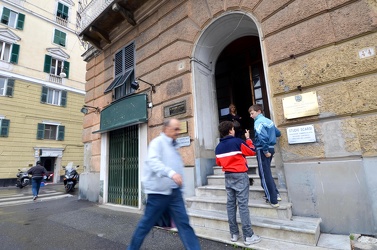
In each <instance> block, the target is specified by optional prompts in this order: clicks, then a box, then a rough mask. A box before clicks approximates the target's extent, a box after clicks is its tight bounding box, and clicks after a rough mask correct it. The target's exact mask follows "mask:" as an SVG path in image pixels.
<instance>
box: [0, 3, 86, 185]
mask: <svg viewBox="0 0 377 250" xmlns="http://www.w3.org/2000/svg"><path fill="white" fill-rule="evenodd" d="M77 7H78V5H77V1H71V0H61V1H48V2H44V1H1V2H0V16H1V21H0V47H1V48H2V49H1V58H0V128H1V136H0V162H2V164H1V167H0V185H1V186H8V185H13V184H14V183H15V179H16V174H17V172H18V169H21V168H28V167H30V166H32V165H35V162H36V161H37V160H40V161H42V163H43V165H44V166H45V167H46V169H47V170H48V171H49V172H51V173H54V180H53V181H54V182H59V181H60V176H61V175H63V174H64V171H63V168H62V167H63V166H65V165H67V164H68V163H69V162H74V164H76V165H80V166H81V167H82V166H83V152H84V150H83V144H82V142H81V136H82V118H83V114H82V113H80V109H81V108H82V107H83V104H84V94H85V92H84V81H85V64H86V63H85V62H84V61H83V60H82V58H81V54H82V53H83V52H84V51H85V48H84V47H83V44H82V41H80V40H79V39H78V37H77V36H76V12H77Z"/></svg>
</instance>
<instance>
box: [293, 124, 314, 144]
mask: <svg viewBox="0 0 377 250" xmlns="http://www.w3.org/2000/svg"><path fill="white" fill-rule="evenodd" d="M287 136H288V143H289V144H298V143H308V142H316V139H315V131H314V126H313V125H304V126H298V127H290V128H287Z"/></svg>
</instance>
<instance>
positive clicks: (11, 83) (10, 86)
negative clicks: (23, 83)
mask: <svg viewBox="0 0 377 250" xmlns="http://www.w3.org/2000/svg"><path fill="white" fill-rule="evenodd" d="M13 89H14V79H8V83H7V91H6V93H5V95H7V96H13Z"/></svg>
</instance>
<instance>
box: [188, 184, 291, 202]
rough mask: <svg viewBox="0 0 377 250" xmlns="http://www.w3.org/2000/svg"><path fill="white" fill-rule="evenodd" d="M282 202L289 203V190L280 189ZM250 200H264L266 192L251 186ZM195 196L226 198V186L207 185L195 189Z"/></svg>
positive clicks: (259, 187) (258, 187)
mask: <svg viewBox="0 0 377 250" xmlns="http://www.w3.org/2000/svg"><path fill="white" fill-rule="evenodd" d="M278 190H279V193H280V196H281V198H282V201H288V194H287V189H284V188H278ZM249 191H250V192H249V200H250V201H252V200H257V199H259V200H263V196H264V195H265V194H264V190H263V188H262V187H261V186H255V185H253V186H250V188H249ZM195 196H201V197H219V196H220V197H226V190H225V185H207V186H201V187H197V188H196V189H195Z"/></svg>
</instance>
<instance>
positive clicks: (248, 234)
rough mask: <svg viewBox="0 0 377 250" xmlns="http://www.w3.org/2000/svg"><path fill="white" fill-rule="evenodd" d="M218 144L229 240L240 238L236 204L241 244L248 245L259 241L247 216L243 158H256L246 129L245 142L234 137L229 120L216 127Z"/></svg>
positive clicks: (246, 181)
mask: <svg viewBox="0 0 377 250" xmlns="http://www.w3.org/2000/svg"><path fill="white" fill-rule="evenodd" d="M219 132H220V136H221V139H220V143H219V144H218V145H217V147H216V150H215V153H216V164H217V165H218V166H221V167H222V170H223V171H224V172H225V189H226V192H227V213H228V222H229V231H230V235H231V241H233V242H236V241H238V239H239V238H240V234H239V230H238V224H237V220H236V212H237V203H238V209H239V213H240V218H241V223H242V234H243V238H244V244H245V245H250V244H255V243H258V242H260V241H261V238H260V237H259V236H258V235H256V234H254V232H253V229H252V228H251V221H250V214H249V207H248V204H249V187H250V182H249V176H248V174H247V171H248V169H249V167H248V166H247V161H246V158H245V156H253V155H255V148H254V145H253V142H252V141H251V139H250V135H249V131H248V130H246V133H245V137H246V142H244V141H243V140H241V139H240V138H236V137H234V135H235V131H234V126H233V123H232V122H231V121H224V122H221V123H220V125H219Z"/></svg>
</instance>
